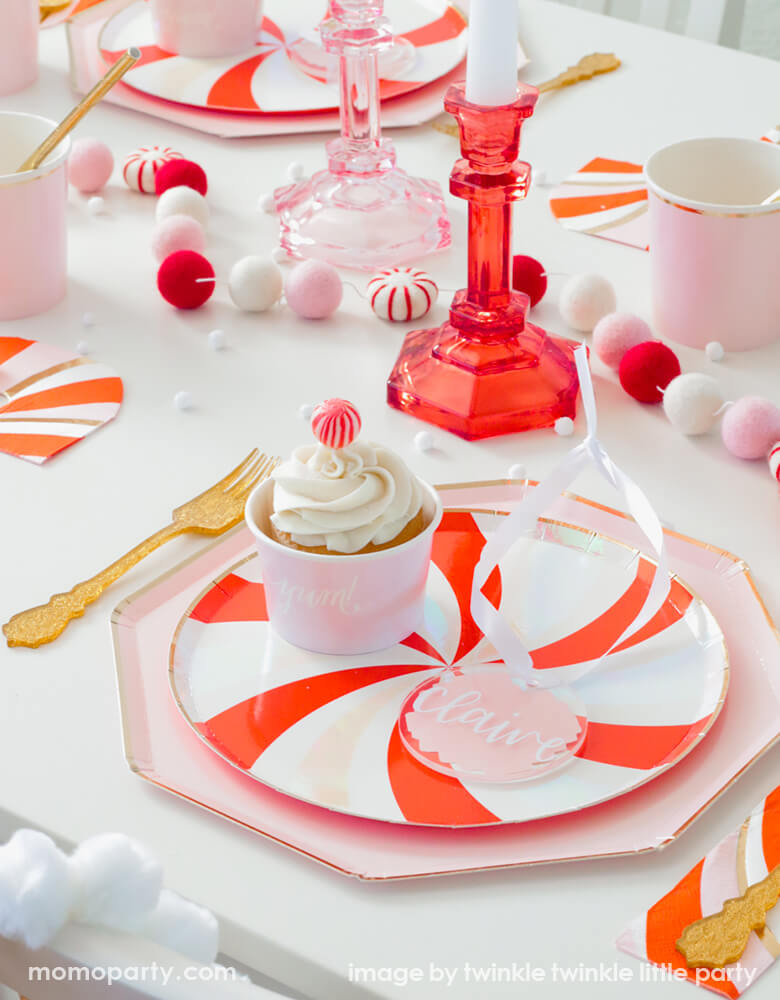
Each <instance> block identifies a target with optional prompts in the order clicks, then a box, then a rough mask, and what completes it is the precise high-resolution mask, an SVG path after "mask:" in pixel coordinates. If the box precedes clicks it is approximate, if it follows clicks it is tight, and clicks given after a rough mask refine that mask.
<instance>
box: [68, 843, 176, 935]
mask: <svg viewBox="0 0 780 1000" xmlns="http://www.w3.org/2000/svg"><path fill="white" fill-rule="evenodd" d="M70 871H71V877H72V880H73V887H74V895H75V900H74V906H73V919H74V920H76V921H78V922H79V923H83V924H96V925H99V926H102V927H113V928H115V929H117V930H123V931H129V932H136V933H137V932H138V931H140V929H141V927H142V926H143V923H144V921H145V920H146V918H147V916H148V915H149V914H150V913H151V912H152V910H153V909H154V908H155V906H156V905H157V901H158V900H159V898H160V893H161V891H162V882H163V873H162V868H161V867H160V865H159V864H158V863H157V861H155V859H154V858H153V857H152V856H151V855H150V854H149V852H148V851H147V850H146V848H144V847H143V846H142V845H141V844H138V843H136V842H135V841H134V840H131V839H130V837H126V836H124V835H123V834H120V833H106V834H101V835H100V836H97V837H91V838H90V839H89V840H85V841H84V843H83V844H81V845H80V846H79V847H78V848H76V850H75V851H74V853H73V856H72V857H71V859H70Z"/></svg>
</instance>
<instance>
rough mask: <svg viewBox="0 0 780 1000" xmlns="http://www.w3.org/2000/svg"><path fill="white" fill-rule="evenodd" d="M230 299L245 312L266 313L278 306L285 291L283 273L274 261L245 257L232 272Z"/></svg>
mask: <svg viewBox="0 0 780 1000" xmlns="http://www.w3.org/2000/svg"><path fill="white" fill-rule="evenodd" d="M228 287H229V290H230V297H231V299H232V300H233V302H234V303H235V304H236V306H238V308H239V309H242V310H243V311H244V312H265V311H266V309H270V308H271V306H273V305H276V303H277V302H278V301H279V299H280V298H281V295H282V290H283V289H284V279H283V278H282V272H281V271H280V270H279V268H278V266H277V265H276V264H274V262H273V261H272V260H265V258H263V257H243V258H242V259H241V260H239V261H238V262H237V263H236V264H234V265H233V269H232V271H231V272H230V279H229V281H228Z"/></svg>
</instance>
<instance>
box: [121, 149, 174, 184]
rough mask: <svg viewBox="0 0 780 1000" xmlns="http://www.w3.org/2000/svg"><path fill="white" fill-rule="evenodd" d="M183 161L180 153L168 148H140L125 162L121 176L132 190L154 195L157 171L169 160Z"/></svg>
mask: <svg viewBox="0 0 780 1000" xmlns="http://www.w3.org/2000/svg"><path fill="white" fill-rule="evenodd" d="M181 159H183V157H182V155H181V153H177V152H176V150H175V149H171V147H170V146H141V148H140V149H136V150H135V151H134V152H132V153H130V155H129V156H128V157H127V159H126V160H125V166H124V170H123V171H122V176H123V177H124V179H125V184H127V186H128V187H129V188H130V189H131V190H133V191H140V192H141V193H142V194H154V193H155V188H154V178H155V177H156V176H157V171H158V170H159V169H160V167H162V166H163V164H165V163H167V162H168V161H169V160H181Z"/></svg>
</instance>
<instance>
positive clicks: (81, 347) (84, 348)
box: [76, 340, 89, 356]
mask: <svg viewBox="0 0 780 1000" xmlns="http://www.w3.org/2000/svg"><path fill="white" fill-rule="evenodd" d="M76 353H77V354H81V355H82V356H83V355H84V354H89V344H88V343H87V341H86V340H80V341H79V342H78V344H76Z"/></svg>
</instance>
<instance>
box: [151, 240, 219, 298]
mask: <svg viewBox="0 0 780 1000" xmlns="http://www.w3.org/2000/svg"><path fill="white" fill-rule="evenodd" d="M157 287H158V288H159V290H160V295H162V297H163V298H164V299H165V300H166V301H167V302H170V304H171V305H172V306H176V308H177V309H198V308H199V307H200V306H202V305H203V303H204V302H207V301H208V300H209V299H210V298H211V296H212V295H213V294H214V268H213V267H212V266H211V264H210V263H209V262H208V261H207V260H206V258H205V257H202V256H201V255H200V254H199V253H194V252H193V251H192V250H177V251H176V253H172V254H171V256H170V257H167V258H166V259H165V260H164V261H163V262H162V264H161V265H160V270H159V271H158V272H157Z"/></svg>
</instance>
